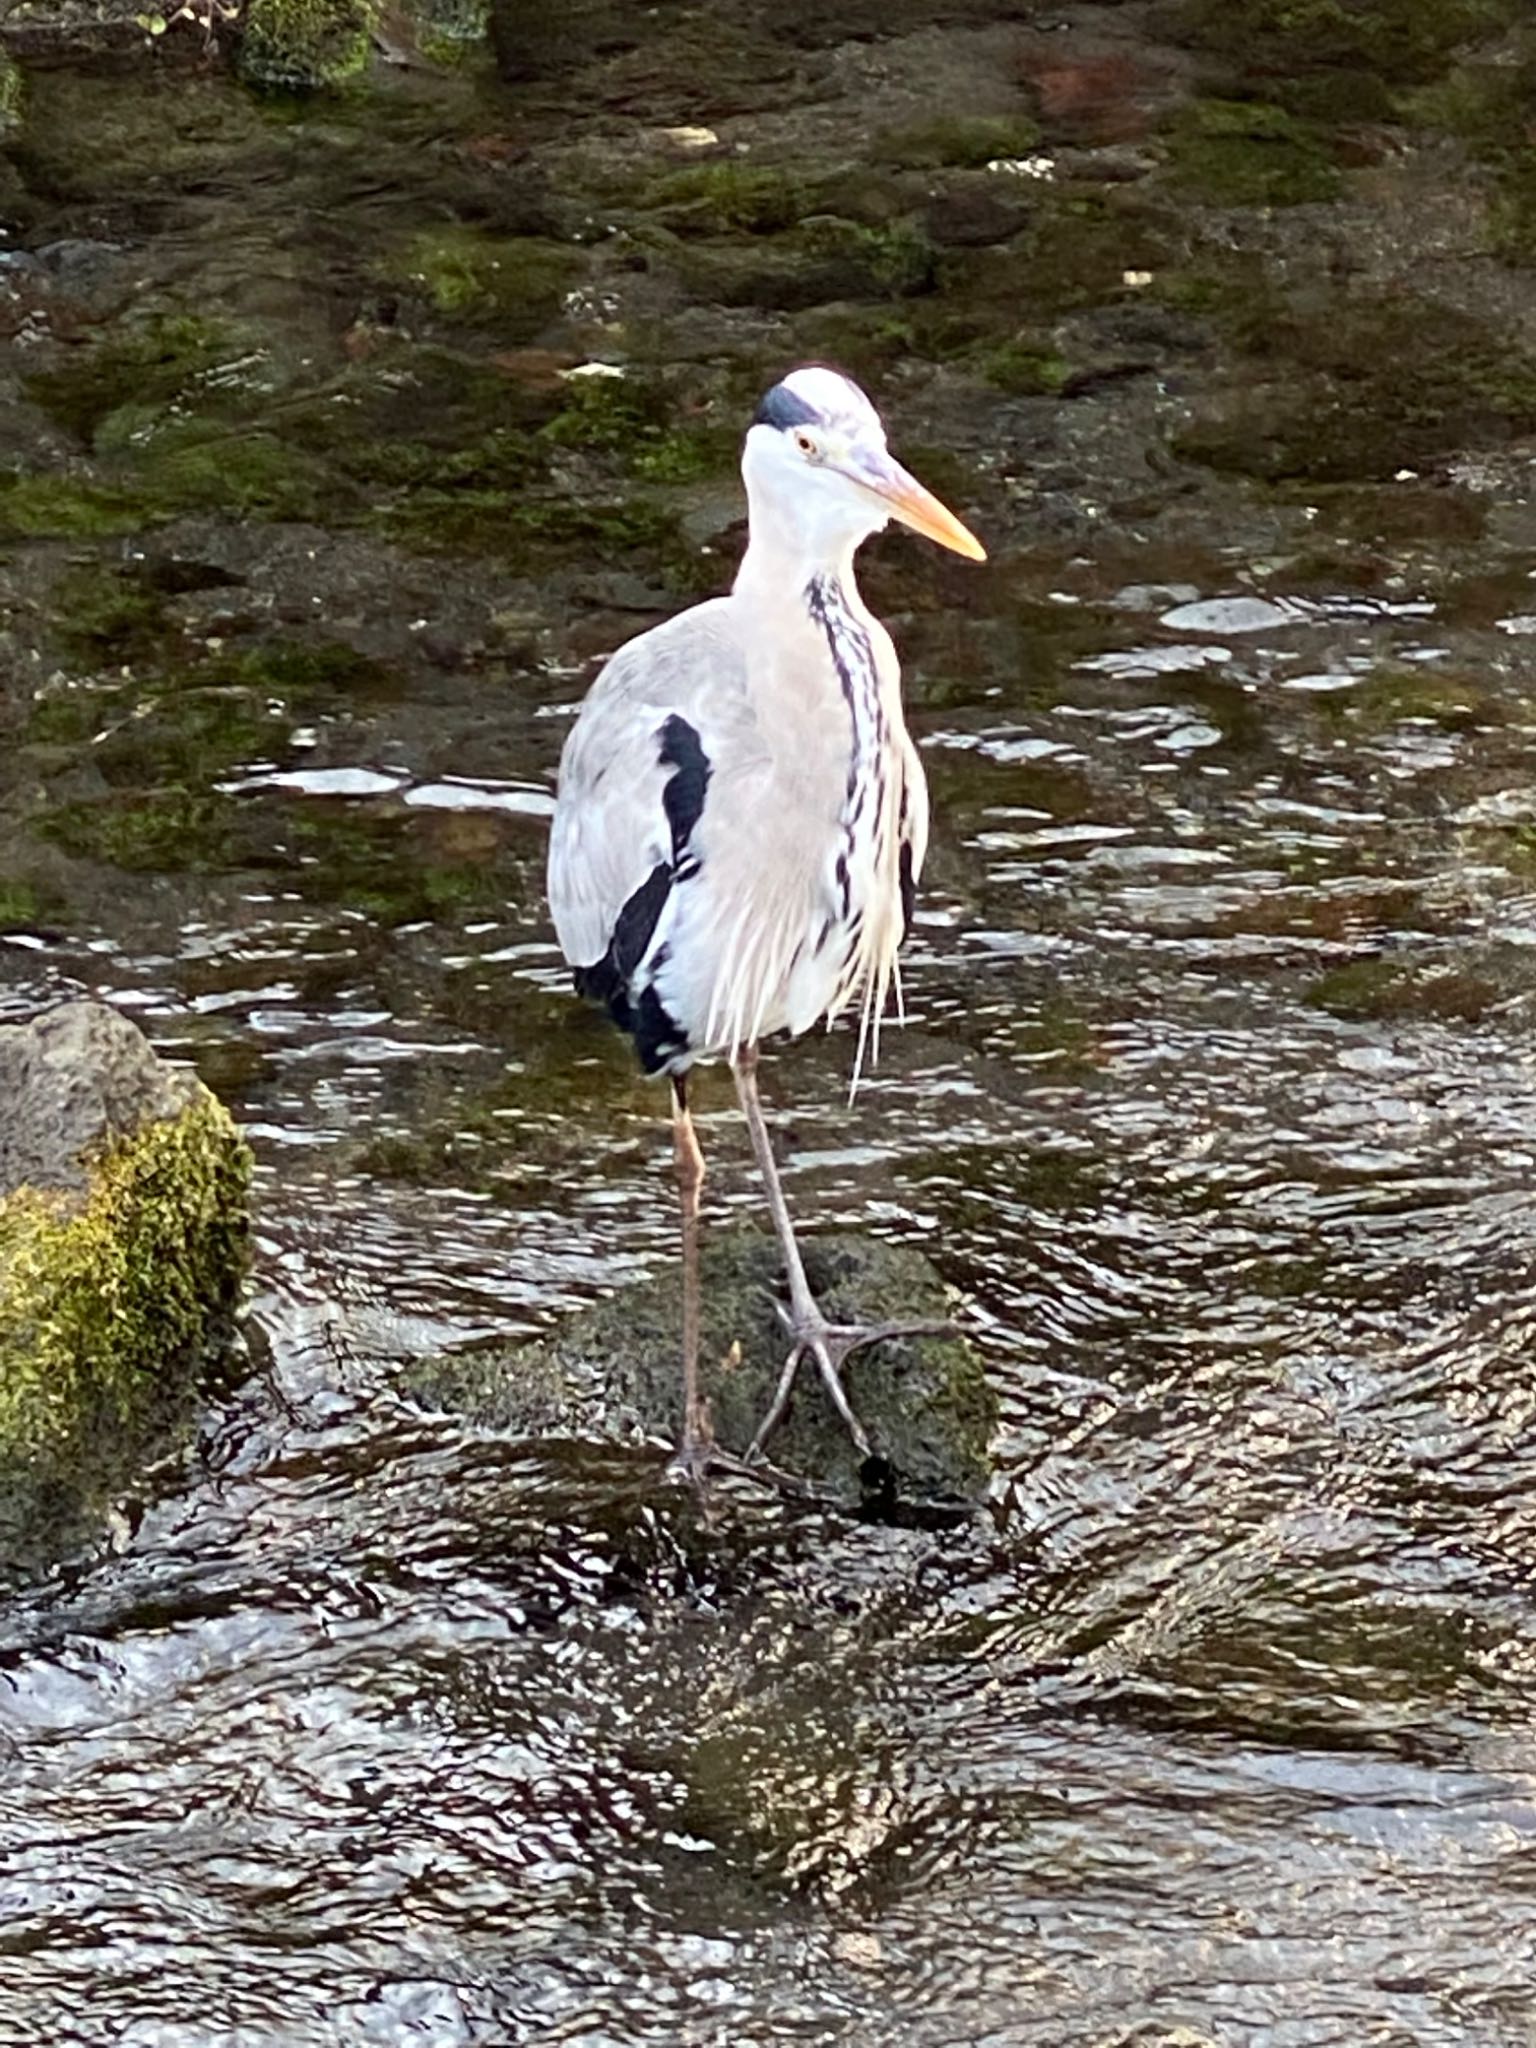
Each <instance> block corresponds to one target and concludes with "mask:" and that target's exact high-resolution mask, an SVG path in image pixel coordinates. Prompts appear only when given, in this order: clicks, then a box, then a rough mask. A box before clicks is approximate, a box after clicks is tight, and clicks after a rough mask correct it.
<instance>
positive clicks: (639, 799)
mask: <svg viewBox="0 0 1536 2048" xmlns="http://www.w3.org/2000/svg"><path fill="white" fill-rule="evenodd" d="M744 672H745V671H744V664H743V661H742V658H741V653H740V650H739V648H738V646H737V644H736V641H735V638H734V635H733V633H732V631H731V629H730V625H729V613H728V609H727V606H726V604H725V602H724V600H715V601H713V602H711V603H708V604H702V605H696V606H694V607H693V609H692V610H690V611H687V612H683V613H681V614H680V615H679V616H678V617H677V618H675V619H669V620H668V621H667V622H666V624H665V625H662V626H657V627H655V628H653V629H652V631H650V632H649V633H642V634H641V635H640V636H639V637H638V638H637V639H634V640H631V641H629V642H628V643H627V644H626V645H625V646H623V647H621V648H620V649H619V650H618V652H617V653H616V654H615V655H614V656H613V658H612V660H610V661H609V663H608V664H607V666H606V667H605V668H604V669H603V671H602V673H601V674H600V675H599V676H598V678H597V680H596V682H595V683H594V684H593V685H592V688H591V690H590V691H589V693H588V695H587V698H586V701H585V703H584V704H583V705H582V708H581V712H580V715H579V716H578V718H577V720H576V724H575V726H574V727H573V728H572V731H571V734H570V737H569V739H567V741H566V743H565V750H564V752H563V754H562V755H561V759H560V783H559V795H558V800H557V802H556V806H555V818H554V824H553V826H552V828H551V832H550V843H549V907H550V910H551V912H552V914H553V916H554V921H555V932H556V935H557V936H558V938H559V940H560V946H561V950H562V951H563V952H564V954H565V957H566V959H567V960H569V961H570V962H571V964H572V965H573V966H575V967H587V966H591V965H593V964H594V963H595V962H597V961H598V960H600V959H601V958H602V957H603V955H604V953H605V952H606V951H607V949H608V944H609V941H610V940H611V938H612V937H613V932H614V927H615V925H616V924H617V922H618V918H619V913H620V912H621V911H622V910H623V908H624V906H625V904H626V903H627V902H629V900H630V898H631V897H632V896H633V895H634V894H635V891H636V890H637V889H639V888H640V887H641V886H642V884H643V883H644V882H645V881H646V880H647V879H648V877H649V876H650V875H651V874H652V873H653V872H654V870H655V869H656V868H657V867H658V866H659V865H662V864H664V863H670V862H671V860H672V837H671V828H670V825H669V822H668V818H667V813H666V809H665V806H664V804H663V801H662V799H663V793H664V791H665V788H666V785H667V781H668V778H669V775H670V773H671V771H670V769H669V768H668V767H667V766H665V765H664V764H663V762H662V759H661V728H662V727H663V726H664V725H665V723H666V721H667V719H668V718H669V717H673V716H676V717H681V718H683V719H685V720H686V721H687V722H688V723H689V725H691V726H692V727H693V729H694V730H695V732H696V733H697V734H698V735H699V739H700V743H701V745H702V747H703V750H704V753H705V754H706V756H707V757H708V758H709V759H710V760H711V761H712V762H718V761H719V760H720V758H721V756H722V754H723V753H726V752H731V751H734V752H736V753H738V754H739V753H740V752H741V751H742V749H743V747H746V748H750V746H751V737H750V735H751V732H752V729H753V728H752V718H751V712H750V709H749V707H748V705H747V702H746V697H745V692H744V689H743V686H742V679H743V676H744Z"/></svg>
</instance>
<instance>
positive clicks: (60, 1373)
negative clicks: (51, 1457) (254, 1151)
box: [0, 1085, 250, 1459]
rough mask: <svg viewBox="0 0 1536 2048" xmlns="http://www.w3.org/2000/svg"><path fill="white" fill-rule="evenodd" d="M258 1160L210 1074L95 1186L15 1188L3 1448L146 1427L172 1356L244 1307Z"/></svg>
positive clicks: (199, 1345) (28, 1450)
mask: <svg viewBox="0 0 1536 2048" xmlns="http://www.w3.org/2000/svg"><path fill="white" fill-rule="evenodd" d="M249 1174H250V1159H249V1155H248V1153H247V1151H246V1148H245V1145H244V1142H243V1141H242V1139H241V1138H240V1135H239V1132H238V1131H237V1130H236V1127H235V1124H234V1121H233V1119H232V1118H231V1117H230V1115H229V1112H228V1111H227V1110H226V1109H225V1108H224V1107H223V1105H222V1104H221V1103H220V1102H219V1101H218V1100H217V1099H216V1098H215V1097H214V1096H213V1095H211V1094H209V1092H208V1091H207V1090H206V1089H204V1088H202V1087H201V1086H200V1085H199V1088H198V1092H197V1093H196V1095H195V1096H194V1098H193V1099H192V1100H191V1101H190V1102H189V1103H188V1105H187V1107H186V1108H185V1109H184V1110H183V1111H182V1113H181V1115H180V1116H178V1117H174V1118H171V1119H166V1120H157V1121H155V1122H153V1123H150V1124H148V1125H147V1126H146V1127H145V1128H144V1130H142V1131H141V1132H139V1133H137V1134H136V1135H134V1136H132V1137H128V1138H122V1139H118V1140H116V1141H114V1142H113V1143H111V1144H109V1145H107V1146H105V1147H104V1148H103V1149H102V1150H101V1151H100V1152H99V1153H97V1154H96V1155H95V1156H94V1157H92V1158H90V1159H89V1160H88V1161H87V1162H86V1177H87V1184H86V1193H85V1196H84V1199H83V1200H81V1199H80V1198H79V1197H78V1196H75V1195H72V1194H71V1193H69V1192H68V1191H67V1190H64V1189H59V1188H31V1187H23V1188H18V1189H16V1190H15V1192H14V1193H12V1194H10V1195H7V1196H5V1197H4V1198H3V1199H0V1459H4V1458H15V1457H17V1456H25V1457H31V1456H35V1455H37V1454H38V1453H39V1452H44V1451H46V1452H49V1453H57V1452H58V1451H59V1450H60V1448H61V1447H63V1446H65V1445H66V1444H67V1443H68V1441H69V1440H70V1438H71V1437H73V1436H75V1435H76V1434H78V1432H80V1431H81V1430H82V1429H91V1430H97V1429H100V1430H116V1429H119V1428H123V1427H127V1428H130V1429H138V1428H141V1427H142V1426H143V1425H144V1424H145V1422H146V1421H147V1420H148V1419H149V1418H150V1417H151V1416H152V1414H153V1413H154V1412H155V1411H156V1410H157V1409H158V1408H159V1407H160V1405H161V1403H162V1402H163V1399H164V1395H165V1377H164V1369H165V1366H166V1364H167V1362H171V1363H172V1364H174V1365H176V1366H177V1368H178V1369H179V1368H180V1366H181V1365H182V1364H183V1363H184V1362H185V1361H187V1360H188V1359H191V1358H193V1357H195V1356H197V1355H198V1354H200V1353H201V1352H202V1350H203V1348H204V1346H205V1345H206V1344H207V1342H208V1340H209V1339H210V1338H211V1337H213V1336H214V1334H215V1332H216V1330H217V1329H218V1327H219V1325H220V1324H221V1323H225V1322H227V1321H228V1319H229V1318H230V1317H231V1315H232V1314H233V1311H234V1308H235V1305H236V1302H237V1299H238V1295H239V1289H240V1284H241V1281H242V1279H243V1277H244V1272H245V1263H246V1224H245V1202H246V1193H247V1184H248V1180H249Z"/></svg>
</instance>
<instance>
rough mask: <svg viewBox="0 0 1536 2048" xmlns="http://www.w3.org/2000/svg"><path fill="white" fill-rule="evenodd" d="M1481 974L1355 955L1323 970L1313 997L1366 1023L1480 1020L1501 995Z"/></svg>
mask: <svg viewBox="0 0 1536 2048" xmlns="http://www.w3.org/2000/svg"><path fill="white" fill-rule="evenodd" d="M1497 995H1498V991H1497V989H1496V988H1495V987H1494V986H1493V985H1492V984H1491V983H1490V982H1488V981H1486V980H1484V979H1483V978H1482V977H1481V976H1478V975H1475V974H1471V973H1468V972H1466V971H1465V970H1459V969H1455V968H1450V967H1446V966H1443V965H1439V964H1435V965H1426V964H1420V963H1416V962H1413V961H1410V960H1403V959H1382V958H1376V959H1371V960H1351V961H1350V962H1349V964H1348V965H1347V966H1344V967H1335V968H1333V969H1331V970H1330V972H1329V973H1327V974H1324V975H1320V976H1319V977H1318V979H1317V980H1316V981H1314V982H1313V983H1312V984H1311V986H1310V987H1309V988H1308V989H1307V991H1306V1000H1307V1002H1308V1003H1309V1004H1310V1005H1311V1006H1312V1007H1313V1008H1314V1009H1317V1010H1326V1011H1327V1012H1328V1013H1329V1015H1330V1016H1334V1017H1343V1018H1348V1019H1350V1020H1351V1021H1358V1022H1362V1023H1376V1022H1388V1023H1391V1022H1397V1021H1399V1020H1406V1019H1410V1018H1425V1019H1430V1020H1437V1019H1450V1020H1454V1021H1456V1022H1459V1023H1475V1022H1476V1021H1477V1019H1478V1018H1479V1017H1481V1016H1483V1015H1484V1014H1485V1012H1486V1011H1487V1009H1488V1006H1489V1005H1490V1003H1492V1002H1494V1001H1495V1000H1496V999H1497Z"/></svg>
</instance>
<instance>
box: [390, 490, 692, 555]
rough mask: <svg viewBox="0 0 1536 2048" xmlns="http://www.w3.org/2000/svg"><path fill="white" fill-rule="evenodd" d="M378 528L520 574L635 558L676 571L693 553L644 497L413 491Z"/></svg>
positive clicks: (670, 516)
mask: <svg viewBox="0 0 1536 2048" xmlns="http://www.w3.org/2000/svg"><path fill="white" fill-rule="evenodd" d="M378 523H379V525H380V527H381V528H382V530H383V531H384V532H385V533H387V534H388V535H389V536H390V537H391V538H392V539H395V540H400V541H404V542H407V543H408V544H410V545H411V546H413V547H421V548H427V549H432V550H436V549H441V548H447V549H450V550H463V551H465V552H470V553H476V554H486V555H490V556H493V557H500V558H502V559H505V560H508V561H510V562H512V563H514V564H515V565H516V566H518V567H520V568H531V567H532V566H534V565H536V564H537V565H542V566H549V565H551V564H554V563H558V562H560V561H562V560H564V561H575V562H587V563H590V562H594V561H609V562H611V561H613V560H614V559H615V558H625V557H633V556H636V555H640V556H648V557H650V558H651V559H652V560H653V561H656V562H658V563H662V562H671V563H673V564H675V565H679V566H680V565H681V564H682V563H683V561H684V559H685V558H686V559H687V560H692V558H693V556H694V554H695V552H696V551H695V550H693V549H691V548H689V547H688V545H687V543H686V542H685V541H684V540H683V537H682V534H681V530H680V527H679V525H678V520H677V516H676V514H675V513H674V512H672V511H671V510H669V509H667V508H665V507H663V506H660V505H655V504H652V503H651V502H650V501H649V500H648V499H644V498H626V499H619V500H610V501H608V502H603V503H597V504H586V503H583V502H581V501H580V500H577V499H573V498H561V497H545V498H539V497H528V496H526V495H523V494H519V493H508V492H502V491H453V492H448V491H416V492H413V493H412V494H411V496H410V497H409V498H405V499H402V500H401V502H400V503H399V504H397V505H391V506H387V507H385V508H384V509H383V511H382V512H381V513H380V514H379V515H378Z"/></svg>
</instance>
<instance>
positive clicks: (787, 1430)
mask: <svg viewBox="0 0 1536 2048" xmlns="http://www.w3.org/2000/svg"><path fill="white" fill-rule="evenodd" d="M804 1254H805V1264H806V1273H807V1276H808V1278H809V1280H810V1283H811V1287H812V1290H813V1291H814V1293H815V1294H816V1297H817V1299H818V1300H819V1301H820V1303H821V1305H822V1309H823V1312H824V1313H825V1314H826V1316H827V1318H828V1320H829V1321H831V1322H833V1323H842V1322H847V1323H853V1322H870V1323H873V1322H880V1323H893V1322H907V1321H910V1322H945V1321H947V1320H948V1319H949V1318H950V1317H951V1316H952V1315H953V1314H954V1311H955V1302H954V1298H953V1296H952V1295H951V1294H950V1292H949V1290H948V1289H946V1287H945V1285H944V1283H943V1281H942V1280H941V1279H940V1277H939V1274H938V1273H937V1271H936V1270H935V1268H934V1267H933V1265H932V1264H931V1263H930V1261H929V1260H928V1259H927V1258H926V1256H925V1255H924V1254H923V1253H922V1252H920V1251H918V1250H916V1249H915V1248H914V1247H911V1246H906V1245H898V1244H890V1243H886V1242H884V1241H882V1240H879V1239H875V1238H868V1237H857V1236H835V1235H834V1236H826V1237H814V1238H810V1239H807V1240H806V1242H805V1245H804ZM702 1284H703V1303H702V1328H703V1339H702V1348H701V1359H700V1372H701V1379H702V1383H703V1387H704V1392H705V1395H706V1398H707V1399H708V1400H709V1402H710V1405H711V1409H712V1412H713V1417H714V1425H715V1433H716V1436H717V1438H718V1440H719V1442H720V1443H721V1445H722V1446H723V1447H724V1448H725V1449H726V1450H728V1451H733V1452H735V1453H737V1454H738V1455H739V1454H741V1453H744V1452H745V1451H746V1449H747V1446H748V1445H749V1444H750V1443H751V1441H752V1438H753V1435H754V1434H755V1432H756V1429H757V1426H758V1423H759V1422H760V1420H761V1419H762V1417H763V1415H764V1414H765V1413H766V1412H767V1410H768V1407H769V1404H770V1402H771V1400H772V1398H773V1390H774V1386H775V1383H776V1381H777V1379H778V1374H779V1370H780V1368H781V1366H782V1365H783V1362H784V1359H785V1356H786V1351H787V1342H788V1340H787V1338H786V1335H785V1331H784V1326H783V1324H782V1322H781V1320H780V1318H779V1315H778V1310H777V1303H778V1302H779V1300H780V1299H782V1298H783V1286H782V1277H781V1272H780V1265H779V1257H778V1251H777V1247H776V1246H775V1244H774V1243H773V1241H772V1239H770V1238H768V1237H766V1236H763V1235H758V1234H756V1233H741V1234H738V1235H736V1236H733V1237H730V1238H727V1239H724V1240H723V1241H716V1242H714V1243H709V1244H706V1246H705V1247H704V1251H703V1257H702ZM681 1324H682V1291H681V1275H680V1272H679V1271H678V1270H677V1269H676V1268H675V1267H674V1268H669V1270H667V1271H666V1272H664V1273H662V1274H661V1275H659V1276H658V1277H657V1278H656V1279H654V1280H646V1281H641V1282H639V1283H637V1284H636V1285H634V1286H631V1287H626V1288H624V1289H622V1290H621V1291H620V1292H619V1293H617V1294H615V1295H613V1296H612V1297H610V1298H609V1299H608V1300H607V1301H604V1302H600V1303H599V1304H598V1305H597V1306H596V1307H595V1308H592V1309H588V1310H586V1311H584V1312H583V1313H581V1314H578V1315H576V1316H573V1317H571V1318H570V1320H569V1321H567V1322H566V1323H564V1324H563V1325H562V1326H561V1327H560V1328H559V1329H558V1330H556V1331H555V1332H554V1334H553V1335H552V1336H550V1337H548V1338H546V1339H544V1340H542V1341H540V1342H536V1343H532V1344H525V1345H519V1346H516V1347H514V1348H513V1349H511V1350H506V1349H497V1350H490V1351H483V1352H471V1353H466V1354H463V1355H461V1356H459V1357H455V1358H446V1359H440V1360H434V1361H429V1362H427V1363H425V1364H423V1365H421V1366H419V1367H417V1368H415V1369H414V1370H413V1371H412V1372H411V1373H410V1374H409V1375H408V1377H407V1381H406V1390H407V1391H408V1392H410V1393H413V1394H414V1395H416V1396H417V1398H419V1399H422V1400H425V1401H429V1402H431V1403H433V1404H435V1405H441V1406H442V1407H444V1408H447V1409H450V1410H453V1411H456V1412H462V1413H464V1414H466V1415H468V1416H470V1417H471V1418H472V1419H474V1420H475V1421H477V1422H480V1423H482V1424H486V1425H490V1426H494V1427H496V1428H498V1429H505V1430H511V1431H515V1432H518V1433H521V1434H527V1435H529V1436H546V1435H559V1436H568V1435H572V1434H577V1435H582V1436H591V1437H597V1438H603V1437H607V1438H617V1439H619V1440H621V1441H633V1440H634V1439H635V1438H636V1437H660V1438H665V1439H669V1440H675V1438H676V1437H677V1435H678V1433H679V1431H680V1429H681V1425H682V1368H681V1362H680V1350H679V1347H680V1341H681V1339H680V1332H681ZM844 1384H845V1385H846V1387H847V1389H848V1396H849V1399H850V1401H851V1402H852V1404H853V1407H854V1409H855V1411H856V1412H857V1413H858V1415H859V1416H860V1418H861V1420H862V1421H863V1423H864V1426H865V1428H866V1429H867V1430H868V1432H869V1436H870V1440H871V1443H872V1445H873V1447H874V1452H875V1462H877V1463H878V1466H879V1468H880V1469H879V1470H869V1469H861V1464H862V1461H861V1460H860V1458H859V1456H858V1454H857V1452H856V1451H855V1449H854V1447H853V1445H852V1443H851V1441H850V1440H849V1438H848V1436H847V1434H846V1432H845V1431H844V1429H843V1426H842V1424H841V1423H840V1422H839V1420H838V1418H837V1416H836V1414H835V1413H834V1412H833V1410H832V1407H831V1404H830V1402H829V1401H828V1399H827V1396H826V1393H825V1390H824V1389H823V1387H822V1386H821V1383H820V1381H819V1379H818V1377H817V1375H816V1371H815V1367H814V1364H812V1363H809V1362H807V1363H806V1364H805V1365H803V1366H802V1368H801V1374H800V1378H799V1379H798V1381H797V1383H796V1392H795V1397H794V1401H793V1404H792V1406H791V1409H790V1412H789V1414H788V1416H787V1417H786V1418H785V1421H784V1423H783V1425H782V1427H781V1428H780V1429H779V1431H778V1432H777V1433H776V1435H775V1436H774V1437H773V1439H772V1441H771V1443H770V1445H769V1446H768V1447H767V1448H768V1454H769V1456H770V1457H771V1459H772V1460H773V1462H774V1463H775V1464H776V1465H778V1466H779V1467H780V1468H781V1469H782V1470H784V1471H786V1472H788V1473H791V1474H794V1475H795V1476H797V1477H800V1478H804V1479H806V1480H809V1481H811V1482H812V1483H813V1484H814V1485H815V1486H816V1487H817V1488H818V1489H820V1490H824V1491H827V1492H830V1493H832V1494H833V1495H835V1496H836V1497H838V1498H839V1499H841V1500H842V1501H843V1502H845V1503H846V1504H847V1505H848V1506H849V1507H856V1506H859V1505H860V1504H866V1503H868V1502H869V1500H870V1496H871V1493H872V1492H873V1493H875V1494H877V1495H879V1496H881V1497H882V1498H883V1501H884V1503H885V1505H886V1506H887V1507H888V1508H889V1509H890V1510H891V1511H893V1512H895V1513H897V1514H899V1513H900V1512H901V1510H902V1509H903V1508H904V1507H911V1508H914V1509H921V1508H924V1507H931V1508H944V1507H963V1506H964V1505H965V1504H966V1503H967V1502H974V1501H976V1500H977V1499H978V1498H979V1497H980V1495H981V1493H982V1491H983V1489H984V1488H985V1485H986V1481H987V1476H988V1472H989V1470H990V1466H989V1461H988V1446H989V1443H990V1440H991V1436H992V1432H993V1429H994V1427H995V1424H996V1415H997V1411H996V1402H995V1399H994V1396H993V1394H992V1391H991V1388H990V1387H989V1386H988V1384H987V1380H986V1375H985V1373H984V1371H983V1368H982V1364H981V1361H980V1359H979V1358H978V1356H977V1354H976V1352H975V1351H974V1349H973V1348H972V1346H971V1345H970V1344H969V1343H968V1342H967V1341H966V1340H965V1338H964V1337H963V1335H961V1334H960V1333H959V1332H958V1331H957V1330H954V1329H950V1330H947V1331H944V1332H941V1333H937V1334H933V1335H921V1336H911V1337H901V1338H894V1339H890V1340H888V1341H885V1342H882V1343H880V1344H875V1345H871V1346H869V1347H868V1348H867V1349H865V1350H862V1351H857V1352H855V1353H854V1354H853V1356H852V1357H851V1358H850V1359H849V1360H848V1362H847V1365H846V1367H845V1368H844Z"/></svg>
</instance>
